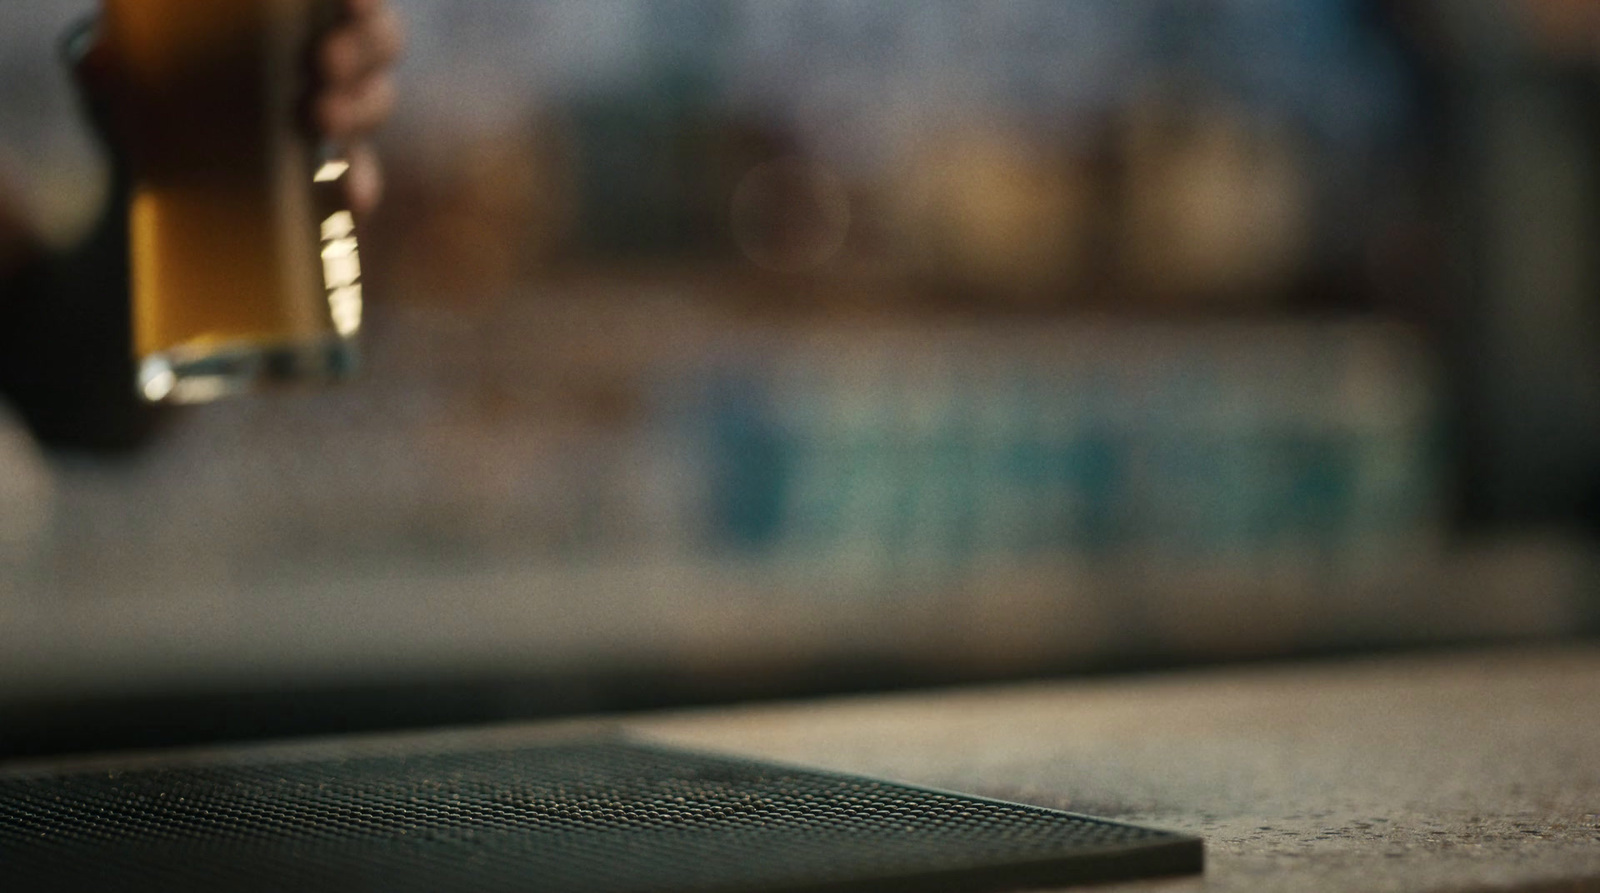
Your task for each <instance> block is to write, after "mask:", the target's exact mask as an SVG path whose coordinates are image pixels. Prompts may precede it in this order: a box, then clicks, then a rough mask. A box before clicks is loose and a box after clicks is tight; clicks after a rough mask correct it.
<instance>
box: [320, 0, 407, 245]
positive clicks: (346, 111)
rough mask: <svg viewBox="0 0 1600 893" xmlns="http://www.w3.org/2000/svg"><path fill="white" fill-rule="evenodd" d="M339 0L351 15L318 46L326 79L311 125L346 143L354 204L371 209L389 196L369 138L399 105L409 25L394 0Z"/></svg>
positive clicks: (359, 209)
mask: <svg viewBox="0 0 1600 893" xmlns="http://www.w3.org/2000/svg"><path fill="white" fill-rule="evenodd" d="M336 2H338V3H339V4H341V5H342V7H343V12H344V15H345V18H344V20H343V21H342V23H341V24H340V25H339V26H338V27H337V28H335V29H334V30H333V31H332V32H330V33H329V34H328V35H327V37H326V38H324V39H323V41H322V43H321V45H320V46H319V47H318V48H317V51H316V71H317V75H318V77H319V78H320V81H319V83H318V84H317V89H316V94H315V96H314V97H313V99H312V103H311V124H312V126H313V127H314V128H316V130H317V132H318V133H319V134H321V135H322V136H324V137H326V138H327V139H330V140H333V141H334V142H335V143H337V144H339V145H340V146H342V147H344V149H345V152H346V155H347V157H348V159H349V161H350V173H349V174H348V175H346V177H345V188H346V189H347V190H348V193H349V194H348V199H349V202H350V206H351V208H352V209H353V210H355V211H356V213H358V214H365V213H367V212H369V211H371V210H372V209H373V208H375V207H377V205H378V203H379V201H381V200H382V198H383V169H382V166H381V164H380V163H379V159H378V155H377V153H376V152H374V151H373V149H372V145H371V143H370V142H369V141H368V140H369V138H370V137H371V135H372V133H373V132H374V131H376V130H377V129H378V128H379V127H380V126H382V125H383V123H384V122H385V121H387V120H388V118H389V115H390V113H391V111H393V109H394V102H395V85H394V78H393V69H394V65H395V63H396V61H398V60H399V58H400V54H401V52H402V51H403V50H404V47H405V30H404V27H403V25H402V23H401V21H400V16H399V14H398V13H396V12H395V11H394V8H393V7H392V6H390V5H389V2H388V0H336Z"/></svg>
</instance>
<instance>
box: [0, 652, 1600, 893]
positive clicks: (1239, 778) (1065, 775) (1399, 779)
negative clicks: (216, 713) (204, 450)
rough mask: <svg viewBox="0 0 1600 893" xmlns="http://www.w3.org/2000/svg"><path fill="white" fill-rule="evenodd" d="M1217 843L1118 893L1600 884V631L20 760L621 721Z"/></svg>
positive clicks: (69, 762) (542, 730)
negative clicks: (1175, 870) (1597, 639)
mask: <svg viewBox="0 0 1600 893" xmlns="http://www.w3.org/2000/svg"><path fill="white" fill-rule="evenodd" d="M619 729H620V730H621V731H623V732H625V733H628V734H632V735H634V736H637V737H642V738H645V739H650V740H656V741H660V742H663V743H667V744H674V745H678V746H683V747H689V748H694V749H698V750H708V751H716V752H723V753H729V754H736V755H745V756H753V757H758V758H765V759H771V760H778V761H782V762H785V763H791V764H798V765H804V766H810V767H816V768H822V769H829V770H834V771H842V772H847V773H853V774H861V775H870V776H876V777H882V778H888V779H893V780H897V781H902V782H907V783H911V784H917V785H923V786H928V787H934V788H941V789H946V790H952V791H960V792H964V793H970V794H978V795H982V796H988V797H994V798H999V799H1004V800H1012V801H1018V802H1024V803H1032V804H1037V805H1041V806H1048V807H1055V808H1064V809H1068V810H1071V811H1074V812H1080V813H1088V814H1092V815H1098V816H1103V817H1106V818H1111V819H1117V820H1122V821H1127V822H1133V823H1138V824H1144V825H1152V826H1155V827H1160V828H1166V829H1169V830H1173V831H1180V832H1186V833H1189V834H1194V835H1198V836H1200V837H1203V838H1204V839H1205V841H1206V848H1207V863H1208V864H1207V870H1206V873H1205V874H1204V876H1202V877H1193V878H1178V879H1171V880H1164V881H1154V882H1148V883H1136V884H1127V885H1119V886H1115V887H1103V888H1099V889H1105V890H1110V891H1114V893H1136V891H1159V893H1189V891H1297V893H1322V891H1326V893H1335V891H1338V893H1345V891H1348V893H1358V891H1359V893H1384V891H1416V893H1478V891H1531V893H1583V891H1600V645H1568V646H1563V647H1542V648H1524V649H1510V650H1507V649H1498V650H1476V651H1458V652H1453V653H1433V654H1417V655H1409V656H1383V657H1367V658H1360V659H1348V660H1341V661H1320V662H1315V663H1303V664H1282V665H1270V666H1267V665H1261V666H1236V667H1231V668H1221V669H1204V670H1183V671H1173V672H1166V673H1159V674H1148V675H1141V676H1133V677H1117V678H1085V679H1069V680H1063V681H1054V682H1036V683H1026V684H1008V685H995V686H983V687H971V688H963V689H954V690H944V691H935V692H921V693H907V694H885V695H874V696H861V697H852V698H834V699H826V700H819V701H813V702H804V703H799V702H796V703H784V704H771V705H750V706H744V707H733V708H718V709H706V710H694V711H679V712H673V713H662V714H653V715H639V716H629V717H621V718H609V719H607V718H599V719H584V720H573V721H563V722H548V723H533V724H517V725H505V726H494V727H488V728H473V729H459V730H450V731H442V732H425V733H418V734H408V735H398V736H397V735H380V736H362V737H354V738H341V739H330V740H324V741H316V742H300V743H292V742H291V743H285V744H267V745H252V746H250V747H244V748H239V747H224V748H211V749H199V750H188V751H181V752H178V751H174V752H165V753H159V752H158V753H141V754H122V755H109V756H96V757H82V758H70V759H66V760H59V759H57V760H27V761H13V762H10V763H7V764H5V765H0V778H4V777H8V776H10V775H13V774H17V773H22V774H32V773H37V772H39V771H45V772H55V771H60V770H63V769H78V770H82V769H84V768H88V767H96V768H100V769H106V768H111V769H125V768H133V767H135V766H138V765H148V766H158V765H162V764H166V763H171V762H178V763H184V762H188V761H191V760H194V759H202V760H208V759H212V758H214V757H216V756H218V755H221V756H223V757H225V758H227V759H233V758H237V757H240V756H243V757H245V758H254V757H255V756H257V755H260V754H262V753H266V754H274V753H287V754H306V753H320V754H324V755H352V754H357V753H360V752H363V751H364V750H371V749H376V750H377V751H379V752H384V753H390V752H394V751H395V750H396V749H397V748H400V749H406V748H411V747H416V748H420V749H422V750H424V751H432V750H434V749H437V748H439V747H466V748H480V747H485V746H492V747H498V746H508V745H509V746H518V745H522V744H530V743H535V742H538V741H541V740H548V739H550V738H553V737H554V738H561V737H567V736H570V735H573V734H583V735H587V734H592V733H596V732H605V733H612V732H615V731H618V730H619Z"/></svg>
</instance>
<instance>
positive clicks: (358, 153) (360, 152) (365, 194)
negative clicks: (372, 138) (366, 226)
mask: <svg viewBox="0 0 1600 893" xmlns="http://www.w3.org/2000/svg"><path fill="white" fill-rule="evenodd" d="M347 160H348V161H349V162H350V170H349V171H348V172H347V173H346V174H345V175H344V192H345V201H347V202H348V203H349V204H350V210H352V211H354V212H355V213H356V214H357V215H366V214H369V213H371V212H372V211H373V210H375V209H376V208H377V207H378V205H379V204H380V203H381V202H382V201H383V163H382V162H381V161H380V160H379V159H378V153H377V152H376V151H374V150H373V148H372V146H370V145H369V144H367V143H359V144H357V145H355V146H353V147H351V149H350V151H349V153H348V155H347Z"/></svg>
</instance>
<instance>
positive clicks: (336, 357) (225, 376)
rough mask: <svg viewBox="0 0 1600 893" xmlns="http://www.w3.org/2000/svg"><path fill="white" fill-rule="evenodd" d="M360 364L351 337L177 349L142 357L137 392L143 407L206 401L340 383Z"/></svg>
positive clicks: (358, 354)
mask: <svg viewBox="0 0 1600 893" xmlns="http://www.w3.org/2000/svg"><path fill="white" fill-rule="evenodd" d="M359 365H360V349H359V347H358V345H357V343H356V341H355V340H354V339H350V338H338V337H328V338H326V339H322V340H317V341H308V342H299V343H294V344H262V343H254V342H247V343H236V344H224V345H220V346H218V347H215V348H209V349H203V350H197V349H194V348H179V349H177V350H173V351H167V352H165V353H158V354H153V355H151V356H148V357H145V358H144V360H142V361H141V362H140V364H139V378H138V388H139V396H140V397H142V398H143V399H144V400H145V402H147V403H165V404H195V403H210V402H212V401H215V400H221V399H223V398H225V397H233V396H237V395H239V394H247V393H250V392H252V391H258V390H262V389H264V388H267V387H272V386H275V385H281V384H289V383H294V382H332V381H342V380H344V379H347V378H349V377H351V376H352V375H354V374H355V372H356V369H357V367H358V366H359Z"/></svg>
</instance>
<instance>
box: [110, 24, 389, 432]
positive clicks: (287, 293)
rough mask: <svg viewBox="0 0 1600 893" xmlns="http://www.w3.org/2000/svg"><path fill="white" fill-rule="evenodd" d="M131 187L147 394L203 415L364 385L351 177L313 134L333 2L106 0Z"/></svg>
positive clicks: (136, 325) (138, 340)
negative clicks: (257, 397)
mask: <svg viewBox="0 0 1600 893" xmlns="http://www.w3.org/2000/svg"><path fill="white" fill-rule="evenodd" d="M104 6H105V9H104V18H103V20H102V24H101V27H102V28H103V29H104V30H103V32H102V37H103V39H104V41H105V47H106V50H107V53H108V56H109V60H110V61H111V63H112V65H113V69H114V70H115V71H116V73H117V81H118V83H117V86H116V95H115V97H114V99H113V103H114V105H115V108H114V110H113V118H114V126H115V127H116V129H117V132H118V137H119V138H120V139H121V140H122V144H123V147H124V149H125V151H126V162H127V164H128V165H129V173H130V174H131V177H132V196H131V211H130V215H131V216H130V220H129V230H130V232H129V235H130V243H131V250H132V258H131V260H132V292H133V294H132V304H133V332H134V351H135V353H136V359H137V360H138V367H139V372H138V381H137V387H138V390H139V393H140V394H141V395H142V396H143V397H144V399H146V400H148V401H151V402H158V403H159V402H173V403H198V402H204V401H208V400H213V399H216V398H219V397H223V396H227V395H229V394H234V393H239V392H242V391H248V390H252V389H254V388H256V387H258V386H260V385H262V384H265V383H268V382H272V381H282V380H294V379H331V378H338V377H341V376H343V375H344V374H346V373H348V372H349V371H350V370H351V368H352V366H353V363H354V360H355V340H354V339H355V336H356V335H357V333H358V332H359V330H360V328H361V318H362V291H361V261H360V255H359V252H358V250H357V241H356V228H355V220H354V218H353V217H352V215H351V214H350V212H349V210H348V209H347V208H345V207H343V206H342V196H343V189H342V185H343V184H342V183H341V182H340V180H341V179H342V177H343V176H344V174H345V172H346V171H347V170H348V167H349V166H348V165H347V164H345V163H344V162H343V161H341V160H340V159H339V158H338V157H336V156H334V155H332V154H331V153H329V152H327V151H325V150H324V149H322V148H321V147H319V146H318V145H317V144H316V141H315V140H314V139H313V138H312V137H311V136H310V135H309V134H308V132H307V129H306V127H305V125H304V123H303V122H304V119H305V115H304V105H305V102H306V100H307V98H308V95H309V91H310V82H311V72H312V61H311V59H312V44H313V41H314V40H315V38H316V36H317V35H318V33H319V32H320V31H321V30H322V29H324V28H325V27H327V26H328V25H330V24H332V22H331V20H330V16H331V15H332V14H333V13H334V7H333V6H332V4H330V3H328V2H327V0H105V4H104Z"/></svg>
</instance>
